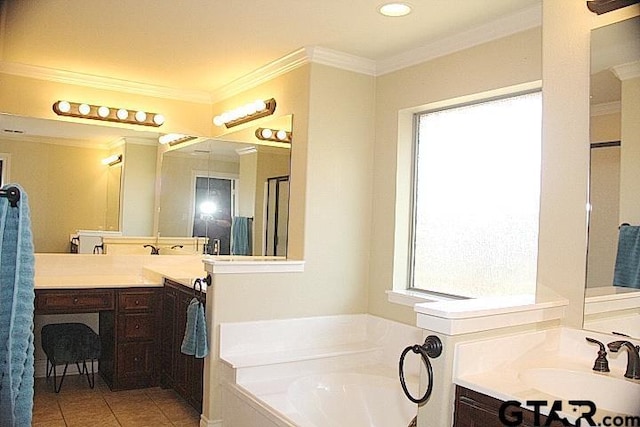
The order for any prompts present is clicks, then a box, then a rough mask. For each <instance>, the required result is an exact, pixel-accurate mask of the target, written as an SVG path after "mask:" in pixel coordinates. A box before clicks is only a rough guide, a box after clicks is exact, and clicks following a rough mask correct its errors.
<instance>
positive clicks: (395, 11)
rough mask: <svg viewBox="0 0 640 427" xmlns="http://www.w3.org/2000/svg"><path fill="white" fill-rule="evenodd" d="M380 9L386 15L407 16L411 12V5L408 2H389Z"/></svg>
mask: <svg viewBox="0 0 640 427" xmlns="http://www.w3.org/2000/svg"><path fill="white" fill-rule="evenodd" d="M378 11H379V12H380V13H381V14H383V15H384V16H405V15H408V14H409V13H411V6H409V5H408V4H407V3H387V4H383V5H382V6H380V8H379V9H378Z"/></svg>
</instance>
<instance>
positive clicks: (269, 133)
mask: <svg viewBox="0 0 640 427" xmlns="http://www.w3.org/2000/svg"><path fill="white" fill-rule="evenodd" d="M260 135H262V137H263V138H264V139H269V138H271V137H272V136H273V131H272V130H271V129H267V128H264V129H262V131H261V132H260Z"/></svg>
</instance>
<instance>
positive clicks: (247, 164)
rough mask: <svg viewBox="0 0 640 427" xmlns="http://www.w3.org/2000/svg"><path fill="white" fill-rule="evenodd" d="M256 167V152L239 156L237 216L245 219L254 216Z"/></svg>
mask: <svg viewBox="0 0 640 427" xmlns="http://www.w3.org/2000/svg"><path fill="white" fill-rule="evenodd" d="M257 167H258V153H257V152H253V153H246V154H241V155H240V167H239V171H240V183H239V184H238V197H237V201H238V215H239V216H246V217H253V216H255V211H256V209H255V207H256V198H255V194H256V183H257V181H256V173H257ZM254 238H255V236H254ZM254 247H255V245H254Z"/></svg>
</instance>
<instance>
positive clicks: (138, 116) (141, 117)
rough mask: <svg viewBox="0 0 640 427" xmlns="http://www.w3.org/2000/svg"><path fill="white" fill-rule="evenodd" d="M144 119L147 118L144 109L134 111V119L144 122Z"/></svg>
mask: <svg viewBox="0 0 640 427" xmlns="http://www.w3.org/2000/svg"><path fill="white" fill-rule="evenodd" d="M145 120H147V113H145V112H144V111H137V112H136V121H138V122H144V121H145Z"/></svg>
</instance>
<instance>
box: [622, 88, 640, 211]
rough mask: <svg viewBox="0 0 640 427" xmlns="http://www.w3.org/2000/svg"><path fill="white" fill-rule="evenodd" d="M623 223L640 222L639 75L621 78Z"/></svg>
mask: <svg viewBox="0 0 640 427" xmlns="http://www.w3.org/2000/svg"><path fill="white" fill-rule="evenodd" d="M621 140H622V146H621V147H622V151H621V153H620V222H628V223H630V224H638V223H640V197H638V195H639V194H640V77H636V78H633V79H627V80H623V81H622V129H621Z"/></svg>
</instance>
